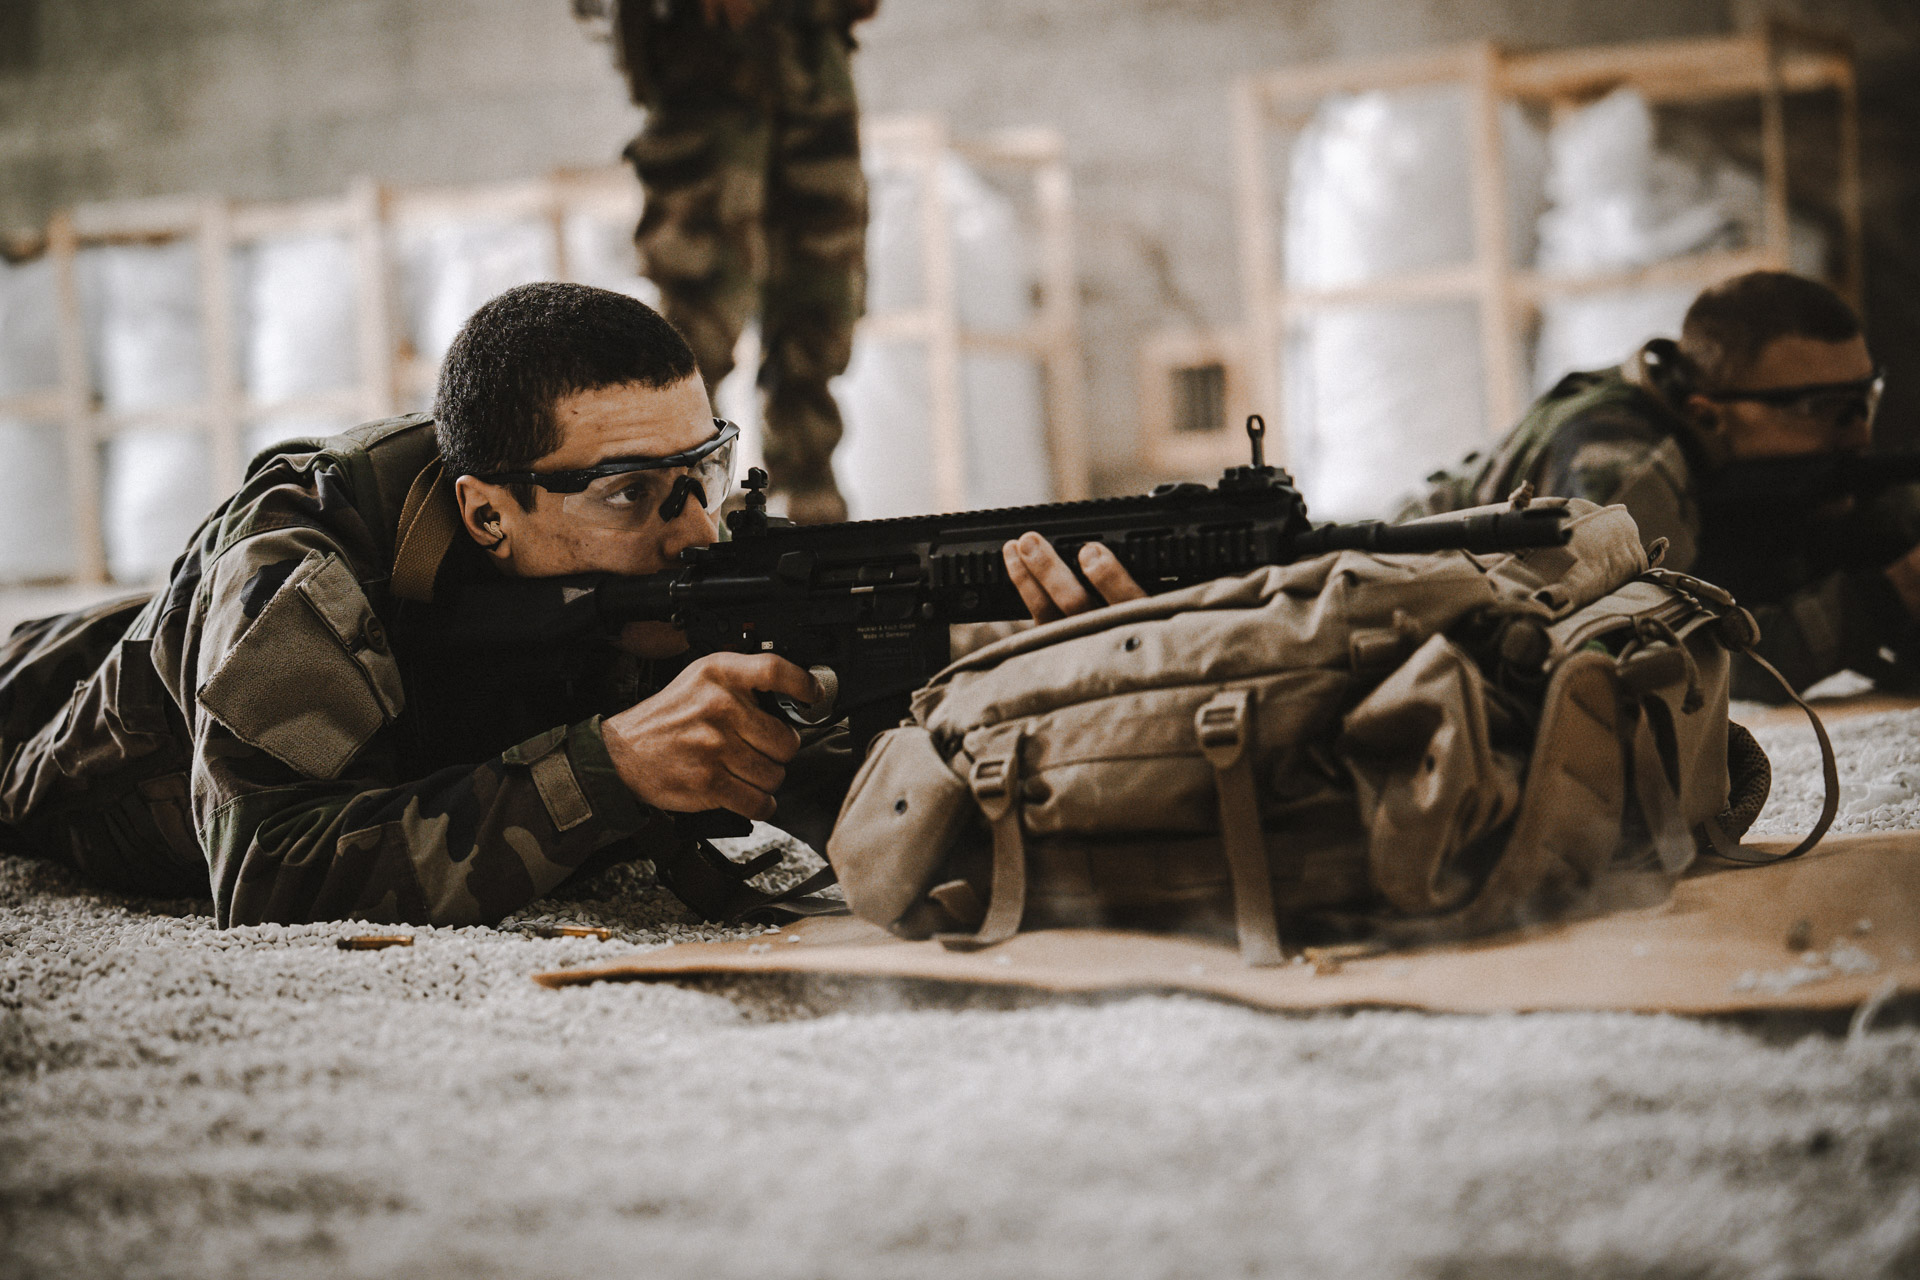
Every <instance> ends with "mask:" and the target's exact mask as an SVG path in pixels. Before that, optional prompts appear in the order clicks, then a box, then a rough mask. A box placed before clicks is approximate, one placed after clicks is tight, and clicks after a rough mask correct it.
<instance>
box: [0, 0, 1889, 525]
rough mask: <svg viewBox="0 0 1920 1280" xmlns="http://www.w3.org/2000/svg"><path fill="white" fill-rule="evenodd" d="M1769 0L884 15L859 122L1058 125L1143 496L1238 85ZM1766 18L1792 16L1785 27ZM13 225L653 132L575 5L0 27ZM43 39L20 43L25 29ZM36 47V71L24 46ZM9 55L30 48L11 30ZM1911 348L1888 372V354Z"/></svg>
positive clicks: (510, 0)
mask: <svg viewBox="0 0 1920 1280" xmlns="http://www.w3.org/2000/svg"><path fill="white" fill-rule="evenodd" d="M1760 5H1761V0H886V2H885V4H884V6H883V8H882V11H881V14H880V16H879V17H878V18H877V19H875V20H874V21H873V22H872V23H870V24H868V25H867V26H865V27H863V28H862V29H861V30H862V40H863V44H864V50H863V52H862V54H861V55H860V59H859V62H858V70H859V76H860V81H861V87H862V91H863V93H864V95H865V104H866V106H867V108H868V109H869V110H871V111H875V112H899V111H923V110H931V111H937V112H940V113H942V114H944V115H945V116H946V117H947V118H948V119H949V120H950V121H951V122H952V123H953V125H954V127H955V128H956V129H957V130H961V131H967V130H985V129H990V128H994V127H997V126H1001V125H1015V124H1029V123H1045V124H1050V125H1053V126H1055V127H1057V128H1059V129H1061V130H1062V131H1063V132H1064V133H1065V135H1066V138H1067V142H1068V148H1069V155H1070V157H1071V161H1072V165H1073V171H1074V178H1075V181H1076V184H1077V194H1078V201H1079V234H1080V261H1081V277H1082V288H1083V302H1084V307H1085V311H1084V321H1085V328H1084V332H1085V337H1086V346H1087V364H1088V372H1089V386H1090V392H1091V398H1092V399H1091V409H1092V414H1093V420H1094V429H1095V432H1096V441H1097V443H1098V444H1099V445H1100V449H1099V453H1100V455H1101V456H1102V457H1103V458H1104V459H1105V460H1106V461H1105V462H1104V464H1103V471H1102V474H1101V476H1100V480H1101V481H1102V482H1103V483H1104V484H1105V485H1106V486H1108V487H1131V486H1132V485H1133V484H1135V483H1137V482H1138V480H1139V479H1140V477H1139V476H1138V475H1137V474H1135V473H1134V472H1133V469H1132V465H1131V462H1130V456H1131V448H1132V445H1133V441H1134V439H1135V431H1136V424H1135V421H1134V411H1133V404H1134V398H1135V393H1134V359H1135V352H1136V350H1137V347H1138V343H1139V340H1140V338H1141V336H1142V335H1143V334H1144V333H1146V332H1148V331H1150V330H1152V329H1154V328H1157V327H1160V326H1162V325H1165V324H1168V323H1175V322H1179V321H1183V320H1185V321H1190V322H1193V323H1197V324H1226V323H1231V322H1232V321H1234V320H1235V319H1236V318H1237V317H1238V315H1239V314H1240V309H1241V297H1240V288H1239V281H1238V272H1237V267H1236V257H1235V251H1234V225H1233V216H1232V171H1231V167H1230V156H1229V145H1230V143H1229V137H1228V134H1227V132H1226V128H1225V126H1226V122H1227V120H1228V112H1229V86H1230V85H1231V82H1232V80H1233V78H1234V77H1235V76H1236V75H1239V74H1241V73H1242V72H1246V71H1250V70H1254V69H1258V68H1263V67H1269V66H1274V65H1280V64H1286V63H1292V62H1299V61H1305V60H1311V59H1320V58H1328V57H1342V56H1357V55H1367V54H1374V53H1381V52H1390V51H1399V50H1410V49H1418V48H1422V47H1426V46H1430V45H1434V44H1440V43H1447V42H1452V41H1459V40H1466V39H1477V38H1483V37H1492V38H1494V39H1497V40H1501V41H1505V42H1509V43H1511V44H1515V45H1569V44H1584V43H1594V42H1604V41H1614V40H1627V39H1642V38H1653V37H1663V36H1683V35H1700V34H1711V33H1718V32H1725V31H1730V30H1734V29H1736V28H1738V27H1739V26H1741V25H1743V24H1745V23H1747V22H1750V21H1752V20H1753V19H1754V18H1755V17H1757V16H1758V10H1759V8H1760ZM1767 7H1768V8H1770V9H1772V10H1776V11H1777V10H1779V9H1781V8H1783V7H1785V8H1789V9H1793V8H1795V6H1792V5H1786V6H1783V5H1781V4H1779V3H1769V4H1768V5H1767ZM0 9H5V10H7V12H8V15H9V16H8V18H7V20H6V21H0V40H7V41H8V42H9V44H10V46H11V47H10V49H9V50H8V51H7V52H6V53H4V54H0V227H7V226H18V225H21V224H27V223H32V222H36V221H39V220H41V219H43V218H44V217H45V215H46V213H47V212H48V211H49V210H50V209H52V208H53V207H55V206H56V205H59V204H61V203H65V202H69V201H74V200H80V199H93V198H104V197H118V196H130V195H142V194H159V193H168V192H179V191H194V190H207V191H221V192H227V193H230V194H233V195H236V196H242V197H250V198H272V197H284V196H302V195H313V194H324V193H330V192H336V191H338V190H340V189H341V188H342V187H344V185H345V184H346V182H347V180H348V179H349V177H351V176H352V175H355V174H359V173H371V174H375V175H377V176H380V177H383V178H388V179H393V180H403V181H407V182H420V181H473V180H481V179H494V178H507V177H516V176H523V175H530V174H536V173H540V172H544V171H546V170H548V169H550V168H553V167H555V166H558V165H599V164H606V163H610V162H613V161H614V160H616V159H617V157H618V153H619V149H620V147H621V145H622V144H623V142H624V141H625V139H626V138H627V137H628V136H630V134H631V133H632V132H633V130H634V128H635V127H636V126H637V122H638V113H637V112H636V111H635V110H634V109H633V108H632V107H631V106H630V105H629V104H628V103H627V101H626V98H625V93H624V90H623V87H622V85H621V84H620V82H619V80H618V77H617V76H616V74H615V73H614V71H613V69H612V66H611V63H610V61H609V59H608V57H607V52H606V50H605V49H604V47H600V46H596V45H593V44H591V43H589V42H588V41H587V40H585V39H584V38H583V37H582V35H581V34H580V32H579V30H578V29H577V28H576V27H575V24H574V22H573V20H572V18H571V17H570V15H569V12H568V5H567V3H566V0H318V2H316V3H307V4H298V3H295V4H289V3H284V2H283V0H0ZM1797 12H1798V15H1799V16H1802V17H1805V18H1808V19H1811V20H1815V21H1819V22H1823V23H1826V24H1828V25H1833V26H1838V27H1840V28H1843V29H1845V30H1847V31H1849V32H1851V33H1852V34H1853V35H1854V37H1855V38H1856V39H1857V40H1858V41H1859V43H1860V48H1861V52H1862V58H1863V67H1864V71H1865V79H1866V86H1867V105H1868V127H1867V135H1866V140H1867V148H1868V157H1869V165H1870V173H1869V200H1870V205H1871V213H1870V222H1871V226H1872V232H1873V238H1872V246H1871V249H1872V262H1871V270H1872V273H1873V276H1872V278H1873V289H1872V296H1871V299H1870V310H1871V317H1870V318H1871V319H1872V321H1873V323H1874V325H1875V336H1876V339H1877V340H1878V341H1879V344H1880V345H1881V346H1882V347H1883V349H1886V350H1887V353H1888V354H1889V355H1890V356H1896V357H1898V358H1896V359H1892V360H1890V363H1892V364H1895V365H1896V366H1897V367H1896V370H1895V372H1896V374H1899V373H1902V371H1903V369H1904V370H1906V372H1905V376H1904V377H1902V378H1901V379H1900V381H1901V383H1902V384H1903V388H1902V390H1901V391H1900V394H1899V396H1898V397H1897V398H1896V400H1895V403H1894V404H1893V405H1892V406H1890V417H1891V418H1892V419H1894V420H1895V421H1894V422H1893V423H1892V424H1890V425H1893V426H1894V427H1895V430H1896V432H1897V433H1898V434H1901V435H1905V434H1908V433H1909V432H1912V431H1913V427H1912V426H1911V420H1912V419H1913V417H1914V414H1913V412H1912V410H1911V408H1910V407H1909V406H1912V405H1914V404H1915V403H1916V400H1920V397H1916V395H1915V394H1914V393H1913V392H1910V391H1906V390H1905V389H1904V388H1905V387H1913V388H1920V367H1914V366H1913V365H1912V363H1911V362H1910V361H1909V360H1908V359H1907V358H1906V357H1904V356H1903V355H1900V354H1899V353H1901V352H1904V351H1906V350H1910V349H1911V350H1920V341H1915V339H1916V338H1920V199H1916V188H1917V186H1920V178H1916V177H1915V176H1914V175H1915V174H1920V163H1916V161H1917V160H1920V155H1917V154H1916V152H1920V139H1917V138H1916V133H1920V128H1916V123H1915V122H1916V120H1917V119H1920V90H1916V89H1915V88H1913V87H1910V86H1912V85H1916V84H1920V5H1914V4H1912V3H1910V0H1826V2H1824V3H1816V2H1813V0H1806V2H1804V3H1801V4H1800V5H1798V6H1797ZM23 15H24V16H23ZM23 31H24V32H28V33H30V39H31V47H29V48H27V49H25V51H24V53H23V52H22V48H21V40H22V36H21V35H20V34H19V33H20V32H23ZM10 32H11V33H14V34H12V35H9V34H8V33H10ZM1896 347H1897V351H1896V350H1894V348H1896Z"/></svg>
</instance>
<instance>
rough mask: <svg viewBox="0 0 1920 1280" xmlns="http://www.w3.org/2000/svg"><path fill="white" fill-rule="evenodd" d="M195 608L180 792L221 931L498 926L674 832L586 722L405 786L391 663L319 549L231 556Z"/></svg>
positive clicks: (364, 612) (291, 545)
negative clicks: (600, 858) (185, 778)
mask: <svg viewBox="0 0 1920 1280" xmlns="http://www.w3.org/2000/svg"><path fill="white" fill-rule="evenodd" d="M198 611H199V618H198V628H197V630H198V636H197V638H198V642H199V643H198V653H197V657H196V658H195V660H194V664H193V672H194V678H195V688H196V693H195V695H194V702H195V706H194V712H195V714H194V716H193V744H192V745H193V757H194V759H193V777H192V786H191V792H192V803H193V816H194V821H195V826H196V828H197V830H198V834H199V837H200V842H201V846H202V848H203V850H204V851H205V853H206V856H207V860H208V864H209V870H210V873H211V879H212V884H213V896H214V908H215V915H216V918H217V919H218V921H219V923H220V924H221V925H222V926H226V925H234V924H247V923H254V922H260V921H283V922H292V921H303V920H321V919H340V918H344V917H357V918H363V919H368V920H380V921H409V922H414V923H423V924H446V925H459V924H474V923H481V922H487V921H492V920H497V919H499V918H500V917H501V916H503V915H505V914H507V913H508V912H510V911H513V910H515V909H516V908H518V907H520V906H522V905H524V904H525V903H526V902H528V901H530V900H532V899H533V898H535V897H538V896H539V895H541V894H543V893H545V892H547V891H548V890H550V889H552V888H553V887H554V886H556V885H557V884H559V883H560V882H561V881H562V880H564V879H566V878H567V876H569V875H570V874H572V873H573V871H574V870H576V869H577V868H579V867H580V866H581V865H582V864H583V863H584V862H586V861H587V859H588V858H589V857H591V856H592V855H593V854H594V853H596V852H597V851H599V850H601V849H603V848H605V847H606V846H607V845H608V844H610V843H612V842H613V841H615V840H619V839H622V838H623V837H629V836H633V835H636V834H639V833H643V832H646V831H648V830H650V829H651V830H653V831H655V832H656V833H657V834H658V835H660V836H661V837H663V838H664V837H665V836H666V834H667V832H668V831H669V830H670V829H669V828H668V827H667V824H666V823H665V821H664V820H663V819H662V818H661V817H660V815H658V814H657V813H656V812H655V811H653V810H651V809H649V808H647V807H646V806H644V805H643V804H641V803H640V802H639V801H638V800H637V799H636V798H635V797H634V796H633V795H632V794H631V793H630V792H629V791H628V790H627V788H626V787H625V785H624V784H623V783H622V782H621V781H620V780H619V778H618V776H617V775H616V773H615V771H614V768H613V764H612V761H611V760H610V759H609V757H608V755H607V751H606V747H605V744H604V743H603V741H602V739H601V736H600V724H599V721H598V719H593V720H588V721H584V722H582V723H580V724H576V725H573V726H571V727H556V728H554V729H552V730H550V731H548V732H546V733H543V734H540V735H539V736H537V737H535V738H533V739H531V740H529V741H527V742H523V743H521V744H520V745H518V746H516V747H513V748H512V749H510V750H508V751H505V752H503V753H502V754H500V755H499V756H497V757H495V758H493V759H491V760H488V761H485V762H484V763H480V764H477V765H475V766H472V767H458V768H452V769H447V770H443V771H441V772H438V773H435V774H433V775H431V776H428V777H425V778H420V779H416V780H403V779H401V778H399V777H397V776H396V774H397V768H396V766H395V764H394V761H395V759H396V752H395V748H394V746H393V741H394V738H395V734H394V733H392V732H390V729H389V727H390V726H391V725H392V724H393V721H394V719H395V718H396V717H397V716H398V715H399V714H400V713H401V711H402V709H403V707H404V705H405V691H404V689H403V688H402V687H401V684H400V675H399V667H398V664H397V662H396V660H395V659H394V657H393V655H392V653H391V652H390V651H389V649H388V647H387V645H386V643H385V636H384V633H383V631H382V628H381V626H380V623H379V620H378V618H377V617H375V615H374V613H373V610H372V608H371V606H370V605H369V603H368V601H367V598H366V595H365V594H364V592H363V591H362V589H361V587H360V584H359V582H358V581H357V580H356V578H355V576H354V574H353V572H352V570H351V568H350V567H349V565H348V563H347V561H346V560H345V559H344V558H343V557H342V556H341V555H340V554H339V552H338V551H337V550H336V549H334V548H333V547H331V546H330V545H329V544H328V543H327V542H326V541H325V539H324V538H323V537H322V536H321V535H318V534H315V533H313V532H312V531H281V532H278V533H274V534H269V535H265V536H262V537H260V538H256V539H253V540H251V541H250V542H245V543H242V544H240V545H239V546H237V547H235V548H233V549H232V550H231V551H230V552H228V553H227V554H226V555H224V556H222V557H221V559H220V560H219V561H217V562H216V563H215V565H214V566H213V571H212V572H211V573H210V574H209V575H208V581H207V584H206V588H205V590H204V591H203V593H202V594H201V596H200V603H199V605H198ZM640 856H644V855H640Z"/></svg>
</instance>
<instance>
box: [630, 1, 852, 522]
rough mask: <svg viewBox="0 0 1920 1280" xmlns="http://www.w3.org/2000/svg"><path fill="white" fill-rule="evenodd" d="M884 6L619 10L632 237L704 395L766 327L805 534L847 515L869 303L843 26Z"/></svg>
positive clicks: (772, 402) (787, 482)
mask: <svg viewBox="0 0 1920 1280" xmlns="http://www.w3.org/2000/svg"><path fill="white" fill-rule="evenodd" d="M878 5H879V0H628V2H627V3H623V4H619V5H618V7H617V9H616V11H615V14H614V31H613V36H614V41H615V47H616V48H617V49H618V50H619V52H620V58H621V62H622V65H623V66H624V68H625V70H626V73H627V78H628V81H629V83H630V84H631V86H632V91H633V100H634V101H635V102H636V103H637V104H638V105H640V106H642V107H644V108H645V109H646V112H647V118H646V125H645V127H644V128H643V129H642V130H641V133H640V136H639V137H637V138H635V139H634V140H633V143H632V144H631V145H630V146H629V147H628V148H627V153H626V154H627V157H628V159H630V160H632V161H633V167H634V169H635V170H636V171H637V172H638V173H639V175H640V182H641V186H642V187H643V189H644V190H645V193H646V206H645V209H644V211H643V212H642V214H641V218H640V226H639V230H638V232H637V233H636V236H635V240H636V243H637V244H638V246H639V250H640V259H641V270H642V271H643V272H644V273H645V274H646V275H647V276H648V278H650V279H651V280H652V281H653V282H654V283H655V284H656V285H658V286H659V288H660V295H661V301H662V310H663V311H664V312H665V314H666V317H667V319H668V320H670V321H671V322H672V323H673V325H674V327H676V328H677V329H679V330H680V332H681V333H683V334H685V335H686V338H687V341H688V342H689V343H690V344H691V345H692V347H693V351H694V355H695V358H696V359H697V360H698V361H699V364H700V373H701V376H702V377H703V378H704V379H705V380H706V384H707V390H708V393H709V395H711V394H712V392H713V389H714V388H715V387H717V386H719V384H720V381H721V379H722V378H724V377H726V375H727V374H728V373H729V372H730V371H731V370H732V368H733V352H734V344H735V343H736V342H737V341H738V340H739V337H740V332H741V330H742V328H743V327H744V326H745V325H746V323H747V322H748V321H749V320H751V319H753V318H754V317H755V316H756V315H757V316H758V318H759V321H760V350H761V359H760V370H759V385H760V388H761V391H762V392H763V393H764V396H765V401H764V403H765V422H766V455H767V468H768V470H769V471H770V472H771V473H772V477H773V488H774V490H775V491H776V492H782V491H783V492H784V493H785V496H786V505H787V513H788V514H789V515H790V516H791V517H792V518H793V519H794V520H796V521H799V522H801V523H820V522H827V521H834V520H844V519H846V514H847V508H846V503H845V501H844V500H843V499H842V498H841V496H840V491H839V488H838V486H837V485H836V484H835V483H834V478H833V450H834V446H835V445H836V444H838V443H839V440H840V434H841V421H840V410H839V408H838V406H837V405H835V404H834V401H833V396H832V394H831V393H830V392H829V391H828V389H827V383H828V382H829V380H831V379H832V378H834V377H837V376H838V375H839V374H841V373H844V372H845V371H846V367H847V361H848V358H849V356H850V355H851V353H852V344H853V326H854V322H855V321H856V320H858V319H859V318H860V315H861V314H862V311H863V310H864V305H865V298H866V227H867V187H866V179H865V178H864V177H863V176H862V174H861V171H860V145H859V106H858V104H857V102H856V101H855V98H854V88H853V75H852V70H851V67H850V65H849V55H850V53H851V51H852V48H853V38H852V27H853V25H854V24H855V23H856V22H859V21H862V20H863V19H865V18H868V17H871V16H872V14H873V12H874V11H875V9H877V8H878Z"/></svg>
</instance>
